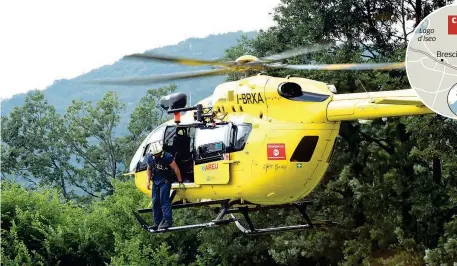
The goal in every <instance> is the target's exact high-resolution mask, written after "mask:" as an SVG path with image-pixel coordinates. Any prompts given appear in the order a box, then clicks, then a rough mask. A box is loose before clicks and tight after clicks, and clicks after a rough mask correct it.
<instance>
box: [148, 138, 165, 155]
mask: <svg viewBox="0 0 457 266" xmlns="http://www.w3.org/2000/svg"><path fill="white" fill-rule="evenodd" d="M162 146H163V145H162V143H161V141H155V142H152V143H151V145H149V152H150V153H152V154H153V155H155V154H158V153H161V152H162V151H163V147H162Z"/></svg>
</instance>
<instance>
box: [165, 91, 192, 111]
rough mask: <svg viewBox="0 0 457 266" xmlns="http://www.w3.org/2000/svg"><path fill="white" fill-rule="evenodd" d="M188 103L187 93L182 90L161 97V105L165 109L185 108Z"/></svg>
mask: <svg viewBox="0 0 457 266" xmlns="http://www.w3.org/2000/svg"><path fill="white" fill-rule="evenodd" d="M186 105H187V95H186V94H185V93H182V92H178V93H173V94H170V95H167V96H163V97H162V98H160V107H162V108H163V109H165V110H168V109H172V110H173V109H177V108H184V107H186Z"/></svg>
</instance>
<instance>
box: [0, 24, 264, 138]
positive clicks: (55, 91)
mask: <svg viewBox="0 0 457 266" xmlns="http://www.w3.org/2000/svg"><path fill="white" fill-rule="evenodd" d="M241 36H246V37H247V38H249V39H251V38H254V37H255V36H257V32H245V33H243V32H232V33H224V34H217V35H209V36H208V37H206V38H191V39H188V40H185V41H182V42H180V43H178V44H176V45H170V46H165V47H160V48H156V49H152V50H149V51H148V52H153V53H157V54H164V55H173V56H182V57H190V58H200V59H215V58H221V57H223V56H224V51H225V50H226V49H228V48H230V47H231V46H233V45H235V44H236V43H237V41H238V39H240V38H241ZM204 68H205V67H188V66H183V65H178V64H167V63H160V62H158V63H157V62H138V61H134V60H119V61H117V62H115V63H114V64H112V65H106V66H103V67H100V68H98V69H94V70H92V71H90V72H89V73H86V74H84V75H81V76H78V77H77V78H74V79H70V80H66V79H64V80H56V81H55V82H54V83H53V84H52V85H51V86H49V87H48V88H46V89H45V90H44V95H45V98H46V100H48V102H49V103H50V104H51V105H53V106H54V107H55V109H56V111H57V113H60V114H62V113H64V112H65V111H66V109H67V107H68V106H69V105H70V104H71V101H72V100H81V101H93V102H95V101H98V100H100V99H102V98H103V95H104V94H105V93H106V92H107V91H109V90H110V91H115V92H116V93H118V95H119V99H120V100H121V101H122V102H124V103H125V104H126V109H125V111H124V112H123V113H122V114H121V118H120V124H119V132H118V134H125V133H126V132H127V130H126V126H127V124H128V121H129V116H130V114H131V112H132V110H133V108H134V107H135V106H136V105H137V103H138V101H139V100H140V98H141V97H142V96H143V95H144V94H145V93H146V91H147V90H148V89H151V88H159V87H161V86H164V85H166V84H168V83H169V82H168V83H157V84H154V85H149V86H113V85H98V84H87V83H83V82H81V81H85V80H96V79H101V78H115V77H127V76H145V75H153V74H162V73H171V72H181V71H189V70H198V69H204ZM225 79H226V77H224V76H217V77H206V78H199V79H193V80H185V81H179V80H178V81H176V82H175V83H176V85H177V86H178V87H179V91H181V92H185V93H187V94H188V95H190V94H192V101H193V102H194V103H195V102H197V101H199V100H201V99H203V98H205V97H207V96H209V95H210V94H211V93H212V91H213V90H214V88H215V87H216V86H217V85H218V84H219V83H222V82H223V81H224V80H225ZM25 97H26V94H19V95H15V96H14V97H12V98H11V99H7V100H3V101H2V102H1V114H2V115H3V116H6V115H8V114H9V113H10V112H11V111H12V109H13V108H14V107H15V106H21V105H22V104H23V103H24V100H25Z"/></svg>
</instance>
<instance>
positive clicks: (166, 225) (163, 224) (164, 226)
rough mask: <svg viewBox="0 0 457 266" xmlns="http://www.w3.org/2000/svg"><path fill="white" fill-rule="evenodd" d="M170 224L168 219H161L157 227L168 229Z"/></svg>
mask: <svg viewBox="0 0 457 266" xmlns="http://www.w3.org/2000/svg"><path fill="white" fill-rule="evenodd" d="M170 226H171V225H170V224H169V223H168V221H163V222H162V223H161V224H160V225H159V229H168V228H169V227H170Z"/></svg>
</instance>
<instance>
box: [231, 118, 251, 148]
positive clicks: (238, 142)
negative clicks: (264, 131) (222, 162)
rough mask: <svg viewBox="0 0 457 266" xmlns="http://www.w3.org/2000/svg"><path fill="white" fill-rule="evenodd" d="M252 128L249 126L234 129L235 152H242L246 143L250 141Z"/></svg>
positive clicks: (233, 146) (239, 126) (233, 145)
mask: <svg viewBox="0 0 457 266" xmlns="http://www.w3.org/2000/svg"><path fill="white" fill-rule="evenodd" d="M251 129H252V126H251V125H249V124H246V125H237V126H235V127H234V134H233V144H232V150H233V151H242V150H243V149H244V146H245V145H246V142H247V140H248V137H249V134H250V133H251Z"/></svg>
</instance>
